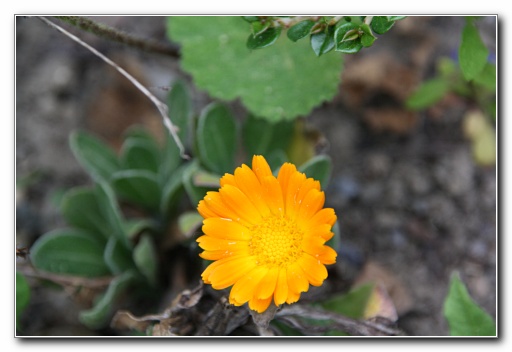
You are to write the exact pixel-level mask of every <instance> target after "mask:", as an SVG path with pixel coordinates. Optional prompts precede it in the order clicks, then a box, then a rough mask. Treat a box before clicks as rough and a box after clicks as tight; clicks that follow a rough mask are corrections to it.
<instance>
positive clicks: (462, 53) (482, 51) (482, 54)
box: [459, 21, 489, 80]
mask: <svg viewBox="0 0 512 352" xmlns="http://www.w3.org/2000/svg"><path fill="white" fill-rule="evenodd" d="M488 55H489V50H487V48H486V47H485V44H484V43H483V42H482V39H481V38H480V34H479V33H478V29H477V28H476V27H475V25H474V24H473V22H472V21H467V22H466V25H465V26H464V29H463V31H462V41H461V43H460V47H459V63H460V69H461V70H462V74H463V75H464V78H465V79H466V80H472V79H474V78H475V77H476V76H477V75H478V74H479V73H480V72H481V71H482V70H483V69H484V67H485V64H486V62H487V57H488Z"/></svg>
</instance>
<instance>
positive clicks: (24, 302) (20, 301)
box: [16, 272, 30, 329]
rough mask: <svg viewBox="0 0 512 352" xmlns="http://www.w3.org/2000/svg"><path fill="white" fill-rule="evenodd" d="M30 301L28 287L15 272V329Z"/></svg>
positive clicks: (24, 280) (25, 280)
mask: <svg viewBox="0 0 512 352" xmlns="http://www.w3.org/2000/svg"><path fill="white" fill-rule="evenodd" d="M29 301H30V286H29V285H28V282H27V279H25V276H23V274H21V273H19V272H16V329H19V328H20V326H19V324H20V319H21V315H22V314H23V311H24V310H25V308H27V306H28V303H29Z"/></svg>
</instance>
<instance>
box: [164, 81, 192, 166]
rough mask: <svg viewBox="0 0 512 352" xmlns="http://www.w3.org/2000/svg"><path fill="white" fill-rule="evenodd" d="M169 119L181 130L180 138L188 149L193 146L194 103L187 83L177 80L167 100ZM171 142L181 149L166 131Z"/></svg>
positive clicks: (179, 132)
mask: <svg viewBox="0 0 512 352" xmlns="http://www.w3.org/2000/svg"><path fill="white" fill-rule="evenodd" d="M167 105H168V107H169V117H170V119H171V121H172V123H173V124H174V125H175V126H177V127H178V128H179V131H178V137H179V138H180V140H181V142H182V143H183V145H184V146H185V147H186V148H190V147H191V146H192V101H191V99H190V94H189V92H188V89H187V86H186V85H185V82H183V81H181V80H177V81H175V82H174V84H173V86H172V88H171V91H170V92H169V96H168V98H167ZM166 135H168V138H169V139H170V142H171V143H172V144H173V145H174V146H175V149H176V150H178V157H179V149H178V147H177V146H176V143H174V141H173V140H172V138H171V136H170V135H169V133H168V132H167V130H166Z"/></svg>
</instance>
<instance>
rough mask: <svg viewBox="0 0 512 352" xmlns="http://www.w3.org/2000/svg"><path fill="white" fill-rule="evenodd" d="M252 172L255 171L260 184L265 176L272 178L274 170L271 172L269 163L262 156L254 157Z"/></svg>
mask: <svg viewBox="0 0 512 352" xmlns="http://www.w3.org/2000/svg"><path fill="white" fill-rule="evenodd" d="M252 171H254V173H255V174H256V176H257V177H258V179H259V180H260V182H261V180H262V179H263V178H264V177H265V176H272V170H270V166H268V163H267V161H266V160H265V158H264V157H263V156H261V155H255V156H253V158H252Z"/></svg>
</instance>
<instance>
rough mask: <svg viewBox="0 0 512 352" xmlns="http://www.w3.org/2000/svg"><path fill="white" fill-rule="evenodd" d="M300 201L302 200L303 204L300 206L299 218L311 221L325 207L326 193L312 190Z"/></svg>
mask: <svg viewBox="0 0 512 352" xmlns="http://www.w3.org/2000/svg"><path fill="white" fill-rule="evenodd" d="M300 199H302V202H301V204H300V208H299V212H298V218H299V219H309V218H311V217H312V216H313V215H314V214H316V213H317V212H318V211H319V210H320V209H322V207H323V206H324V202H325V194H324V192H321V191H318V190H316V189H314V188H312V189H310V190H309V192H308V193H307V194H306V196H305V197H304V198H300Z"/></svg>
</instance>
